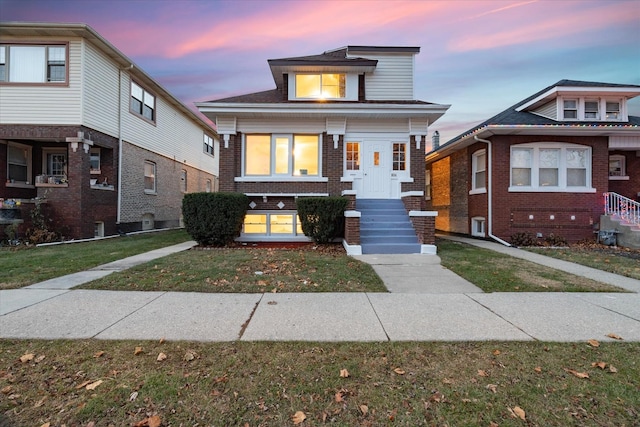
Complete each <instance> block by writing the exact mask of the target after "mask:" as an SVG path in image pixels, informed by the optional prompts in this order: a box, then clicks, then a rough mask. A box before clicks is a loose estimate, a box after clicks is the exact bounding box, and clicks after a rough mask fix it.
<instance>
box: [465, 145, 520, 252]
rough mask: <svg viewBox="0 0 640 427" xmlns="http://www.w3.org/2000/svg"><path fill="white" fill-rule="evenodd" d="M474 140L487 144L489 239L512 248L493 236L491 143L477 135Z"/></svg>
mask: <svg viewBox="0 0 640 427" xmlns="http://www.w3.org/2000/svg"><path fill="white" fill-rule="evenodd" d="M473 139H475V140H476V141H478V142H484V143H485V144H487V166H488V169H489V170H488V171H487V172H488V173H487V181H488V182H487V216H488V218H487V222H488V223H489V224H488V227H487V234H488V235H489V237H491V238H492V239H493V240H495V241H497V242H498V243H502V244H503V245H505V246H511V244H510V243H508V242H505V241H504V240H502V239H501V238H499V237H498V236H494V235H493V232H492V231H493V202H492V200H491V199H492V197H491V191H492V189H493V186H492V181H493V180H492V179H491V175H492V171H491V165H492V163H491V141H489V140H488V139H482V138H478V136H477V135H474V136H473Z"/></svg>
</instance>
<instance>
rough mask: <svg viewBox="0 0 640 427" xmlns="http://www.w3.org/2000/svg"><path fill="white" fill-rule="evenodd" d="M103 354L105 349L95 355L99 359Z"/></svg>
mask: <svg viewBox="0 0 640 427" xmlns="http://www.w3.org/2000/svg"><path fill="white" fill-rule="evenodd" d="M103 354H104V351H98V352H96V353H94V354H93V357H95V358H96V359H97V358H98V357H102V355H103Z"/></svg>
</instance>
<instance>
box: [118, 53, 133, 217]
mask: <svg viewBox="0 0 640 427" xmlns="http://www.w3.org/2000/svg"><path fill="white" fill-rule="evenodd" d="M131 69H133V64H130V65H129V66H128V67H127V68H120V69H119V70H118V208H117V209H118V211H117V212H116V224H120V222H121V219H122V215H121V211H122V71H123V70H131Z"/></svg>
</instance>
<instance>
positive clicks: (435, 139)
mask: <svg viewBox="0 0 640 427" xmlns="http://www.w3.org/2000/svg"><path fill="white" fill-rule="evenodd" d="M438 148H440V132H438V131H435V132H434V133H433V135H432V136H431V151H436V150H437V149H438Z"/></svg>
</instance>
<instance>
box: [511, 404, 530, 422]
mask: <svg viewBox="0 0 640 427" xmlns="http://www.w3.org/2000/svg"><path fill="white" fill-rule="evenodd" d="M513 413H514V414H516V416H517V417H518V418H520V419H521V420H522V421H524V420H525V419H526V418H527V414H526V413H525V412H524V409H522V408H521V407H519V406H516V407H514V408H513Z"/></svg>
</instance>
